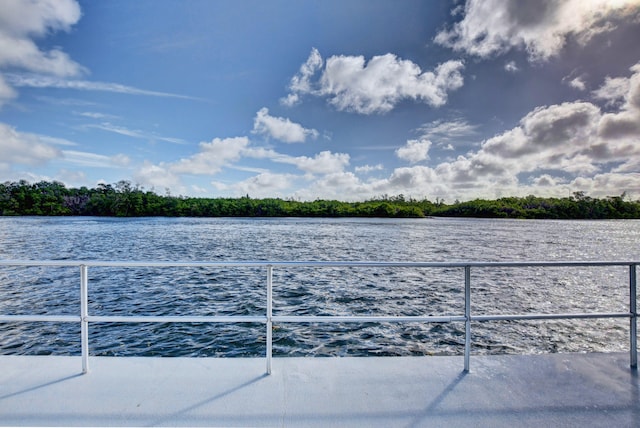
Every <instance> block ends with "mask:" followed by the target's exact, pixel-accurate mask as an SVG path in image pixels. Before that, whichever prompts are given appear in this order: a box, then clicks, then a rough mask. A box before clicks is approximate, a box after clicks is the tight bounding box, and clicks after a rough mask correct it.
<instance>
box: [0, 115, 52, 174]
mask: <svg viewBox="0 0 640 428" xmlns="http://www.w3.org/2000/svg"><path fill="white" fill-rule="evenodd" d="M0 153H2V159H0V163H2V164H5V165H9V164H20V165H27V166H36V165H42V164H44V163H47V162H49V161H51V160H53V159H56V158H59V157H61V156H62V152H61V151H60V150H58V149H57V148H56V147H54V146H53V145H51V144H47V143H45V142H43V141H42V139H41V138H40V137H39V136H38V135H36V134H29V133H24V132H18V131H17V130H16V129H15V128H14V127H12V126H9V125H7V124H4V123H0Z"/></svg>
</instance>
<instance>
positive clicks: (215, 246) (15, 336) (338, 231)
mask: <svg viewBox="0 0 640 428" xmlns="http://www.w3.org/2000/svg"><path fill="white" fill-rule="evenodd" d="M639 250H640V221H549V220H546V221H532V220H526V221H524V220H479V219H439V218H435V219H431V218H430V219H402V220H396V219H294V218H288V219H254V218H252V219H242V218H241V219H238V218H233V219H173V218H172V219H165V218H144V219H113V218H85V217H71V218H25V217H23V218H0V259H5V260H18V259H20V260H24V259H27V260H111V261H113V260H115V261H124V260H142V261H254V260H273V261H322V260H339V261H420V262H422V261H437V262H449V261H511V260H524V261H534V260H558V261H570V260H581V261H582V260H625V261H629V260H639V259H640V251H639ZM628 281H629V272H628V268H625V267H607V268H584V267H582V268H579V267H575V268H533V267H532V268H509V269H506V268H505V269H500V270H496V269H493V270H492V269H487V268H476V269H473V270H472V293H473V298H472V313H473V314H475V315H480V314H521V313H553V312H625V311H627V310H628V304H629V303H628V302H629V295H628ZM265 282H266V271H265V270H264V269H259V268H248V267H242V268H231V267H228V268H215V269H214V268H106V267H105V268H102V267H91V268H90V270H89V300H90V303H89V312H90V314H91V315H264V314H265V311H266V303H265V302H266V291H265ZM273 283H274V296H273V302H274V314H276V315H462V314H464V292H463V290H464V272H463V270H462V269H458V268H447V269H443V268H430V269H417V268H328V267H321V268H277V269H275V270H274V275H273ZM78 312H79V271H78V268H77V267H76V268H66V267H0V314H2V315H22V314H42V315H45V314H46V315H54V314H55V315H77V314H78ZM628 324H629V322H628V320H627V319H616V320H562V321H517V322H516V321H512V322H506V321H505V322H483V323H480V322H474V323H473V324H472V341H473V348H472V352H473V353H475V354H482V353H539V352H569V351H622V350H626V349H628V348H627V347H628V328H629V327H628ZM463 333H464V325H463V324H462V323H448V324H433V323H432V324H421V323H408V324H390V323H365V324H357V323H344V324H302V323H301V324H289V323H287V324H274V330H273V338H274V355H276V356H282V355H291V356H294V355H295V356H300V355H313V356H328V355H428V354H448V355H458V354H461V353H462V352H463V346H464V336H463ZM265 336H266V333H265V326H264V325H263V324H219V323H215V324H214V323H206V324H204V323H200V324H196V323H175V324H168V323H166V324H152V323H148V324H147V323H144V324H133V323H118V324H104V323H103V324H101V323H91V324H90V352H91V355H138V356H147V355H162V356H261V355H264V352H265ZM79 352H80V327H79V325H77V324H75V323H26V322H11V323H0V353H2V354H58V355H77V354H79Z"/></svg>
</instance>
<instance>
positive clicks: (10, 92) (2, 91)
mask: <svg viewBox="0 0 640 428" xmlns="http://www.w3.org/2000/svg"><path fill="white" fill-rule="evenodd" d="M17 96H18V93H17V92H16V91H15V90H14V89H13V88H12V87H11V86H9V84H8V83H7V82H6V81H5V79H4V77H3V76H2V75H0V107H2V106H3V105H4V104H5V103H6V102H8V101H10V100H12V99H14V98H15V97H17Z"/></svg>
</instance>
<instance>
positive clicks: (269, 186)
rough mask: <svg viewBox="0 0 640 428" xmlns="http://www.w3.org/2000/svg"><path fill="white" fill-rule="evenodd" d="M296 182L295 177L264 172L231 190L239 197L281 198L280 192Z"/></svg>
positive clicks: (296, 178) (234, 185) (237, 184)
mask: <svg viewBox="0 0 640 428" xmlns="http://www.w3.org/2000/svg"><path fill="white" fill-rule="evenodd" d="M296 180H299V177H297V176H295V175H291V174H274V173H271V172H265V173H261V174H258V175H256V176H253V177H250V178H248V179H246V180H243V181H240V182H238V183H235V184H233V185H232V186H231V188H232V189H233V190H234V191H235V192H236V193H237V194H240V195H250V196H252V197H256V198H270V197H278V196H282V195H281V194H280V192H281V191H283V190H286V189H289V188H290V187H291V186H292V184H293V183H294V182H295V181H296ZM227 188H228V187H227Z"/></svg>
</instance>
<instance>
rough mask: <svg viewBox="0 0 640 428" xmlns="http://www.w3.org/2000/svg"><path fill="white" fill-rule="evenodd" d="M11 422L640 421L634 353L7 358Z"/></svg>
mask: <svg viewBox="0 0 640 428" xmlns="http://www.w3.org/2000/svg"><path fill="white" fill-rule="evenodd" d="M0 367H1V368H2V369H1V370H0V425H2V426H277V427H280V426H287V427H289V426H290V427H307V426H309V427H314V426H317V427H331V426H335V427H338V426H339V427H348V426H354V427H375V426H381V427H431V426H433V427H443V426H446V427H456V426H464V427H469V426H474V427H478V426H487V427H501V426H503V427H506V426H508V427H513V426H532V427H533V426H535V427H540V426H554V427H562V426H568V427H573V426H576V427H578V426H580V427H584V426H590V427H591V426H603V427H604V426H606V427H613V426H615V427H637V426H639V425H640V392H639V391H640V386H639V385H640V383H639V382H638V374H637V370H632V369H630V367H629V355H628V354H621V353H612V354H552V355H517V356H516V355H505V356H472V358H471V371H470V372H469V373H465V372H463V370H462V368H463V358H462V357H455V356H454V357H381V358H277V359H274V360H273V373H272V374H271V375H266V374H265V360H264V359H258V358H249V359H245V358H238V359H214V358H109V357H92V358H91V359H90V372H89V373H87V374H82V373H81V361H80V358H79V357H56V356H30V357H24V356H0Z"/></svg>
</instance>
